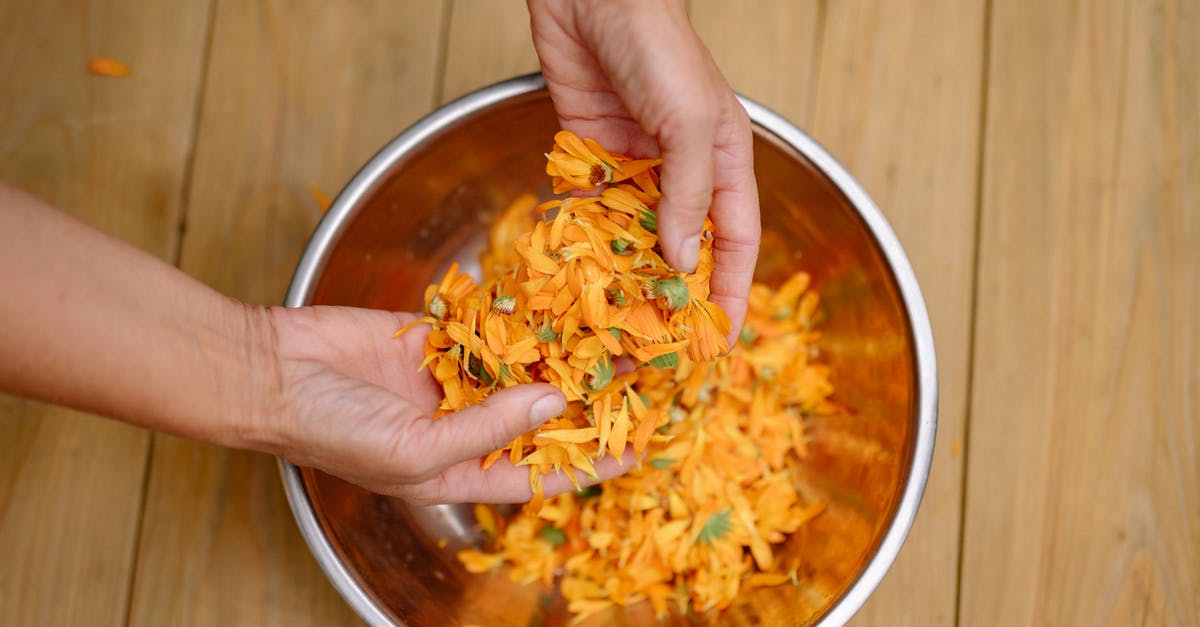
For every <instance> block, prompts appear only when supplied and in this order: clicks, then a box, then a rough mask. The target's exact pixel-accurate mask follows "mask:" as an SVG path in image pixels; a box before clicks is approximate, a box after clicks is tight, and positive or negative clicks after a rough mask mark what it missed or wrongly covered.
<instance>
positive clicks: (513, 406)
mask: <svg viewBox="0 0 1200 627" xmlns="http://www.w3.org/2000/svg"><path fill="white" fill-rule="evenodd" d="M566 409H567V401H566V399H564V398H563V395H562V393H561V392H559V391H558V390H557V389H556V388H555V387H554V386H552V385H547V384H544V383H530V384H526V385H519V386H516V387H511V388H508V389H505V390H501V391H499V392H496V393H495V394H492V395H491V396H489V397H487V399H486V400H484V401H483V402H482V403H480V404H478V405H474V406H472V407H468V408H466V409H461V410H459V411H456V412H454V413H453V414H450V415H447V416H444V417H442V418H441V419H440V420H437V421H436V422H433V423H432V424H430V425H429V430H430V433H429V434H428V435H429V436H432V437H431V440H432V441H430V442H429V443H428V446H430V447H431V450H430V452H431V453H433V455H432V456H433V457H436V458H438V459H439V460H440V461H441V462H442V463H443V464H445V465H450V464H454V463H458V462H462V461H466V460H469V459H478V458H480V457H482V456H484V455H487V454H488V453H491V452H492V451H495V450H497V449H500V448H502V447H503V446H504V445H505V444H508V443H509V442H511V441H512V440H513V439H514V438H516V437H517V436H518V435H521V434H522V433H526V432H528V431H530V430H532V429H536V428H537V427H538V426H539V425H541V424H542V423H543V422H546V421H547V420H549V419H551V418H553V417H555V416H558V415H560V414H562V413H563V412H564V411H566Z"/></svg>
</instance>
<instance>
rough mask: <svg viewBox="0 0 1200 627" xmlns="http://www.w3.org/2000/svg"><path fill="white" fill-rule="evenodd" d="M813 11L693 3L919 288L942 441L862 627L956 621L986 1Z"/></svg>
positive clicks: (729, 70)
mask: <svg viewBox="0 0 1200 627" xmlns="http://www.w3.org/2000/svg"><path fill="white" fill-rule="evenodd" d="M818 13H819V12H818V10H817V7H816V4H815V3H810V4H809V5H807V6H806V5H805V3H792V2H778V3H774V4H764V3H755V4H753V5H747V6H743V5H737V6H733V5H729V4H728V3H721V2H716V1H715V0H693V3H692V19H693V21H694V23H695V24H696V26H697V29H698V30H699V31H700V32H701V34H702V36H703V37H704V39H705V41H706V43H707V44H708V45H709V46H710V48H711V49H712V51H713V55H714V58H715V59H716V60H717V62H718V65H720V66H721V68H722V70H723V71H724V72H725V73H726V74H727V76H728V78H729V79H730V82H731V83H732V84H733V85H734V86H735V88H737V89H738V90H739V91H742V92H743V93H745V94H747V95H748V96H750V97H752V98H755V99H756V100H759V101H760V102H762V103H763V104H765V105H767V106H769V107H771V108H774V109H775V110H777V111H779V112H781V113H783V114H784V115H785V116H787V117H789V118H790V119H791V120H792V121H794V122H796V123H797V124H799V125H800V126H801V127H803V128H805V129H807V130H809V132H810V133H812V134H813V135H814V136H815V137H816V138H817V139H818V140H819V141H821V142H822V143H824V144H825V145H826V146H827V147H829V149H830V150H831V151H832V152H833V154H834V155H836V156H837V157H838V159H840V160H841V161H842V162H843V163H845V164H846V165H847V167H849V169H850V170H851V171H852V172H853V173H854V175H855V176H856V177H857V178H858V179H859V180H860V181H861V182H862V183H863V185H864V186H865V187H866V188H867V190H868V191H869V192H870V193H871V194H872V196H873V197H874V199H875V200H876V202H877V203H878V204H879V205H880V207H881V208H882V209H883V211H884V213H886V214H887V216H888V219H889V220H890V221H891V223H892V225H893V227H895V229H896V231H897V232H898V234H899V236H900V239H901V241H902V242H903V243H904V244H905V248H906V250H907V252H908V254H909V257H910V259H911V260H912V262H913V265H914V267H915V268H916V272H917V276H918V278H919V279H921V280H922V288H923V289H924V291H925V298H926V302H927V304H928V306H929V309H930V316H931V318H932V320H933V326H934V335H935V341H936V344H937V347H938V362H939V371H940V373H941V374H940V378H941V390H940V392H941V412H940V417H939V420H940V424H939V430H938V431H939V432H938V441H939V444H940V446H939V447H938V448H937V450H936V452H935V461H934V470H933V473H932V475H931V477H930V482H929V486H928V489H927V492H926V495H925V500H924V502H923V504H922V506H921V513H920V516H919V517H918V519H917V523H916V525H915V526H914V528H913V531H912V533H911V534H910V535H909V538H908V540H907V542H906V543H905V547H904V549H903V551H902V552H901V554H900V557H899V559H898V560H897V562H896V564H895V566H893V568H892V571H891V573H890V574H889V575H888V577H887V578H886V579H885V580H884V582H883V583H882V585H881V586H880V587H879V589H878V590H877V591H876V592H875V594H874V595H873V596H872V598H871V600H870V601H868V603H867V605H866V606H865V607H864V608H863V610H862V611H860V613H859V614H858V616H857V617H856V619H855V622H856V623H857V624H886V625H897V624H901V625H903V624H912V625H939V624H942V625H944V624H950V623H952V622H953V621H954V609H955V583H956V580H955V568H956V564H957V560H958V550H957V544H958V543H957V538H958V530H959V506H960V497H961V488H962V484H961V478H962V474H961V473H962V465H961V458H960V455H958V454H957V453H955V452H954V451H955V448H954V447H953V446H951V445H950V443H952V442H954V441H956V440H960V439H961V437H962V433H963V426H964V422H965V409H966V386H967V380H966V375H965V373H966V364H967V359H968V346H969V330H970V320H971V316H970V309H971V304H970V301H971V289H972V281H973V277H972V272H971V270H972V268H971V261H972V258H973V254H974V246H973V240H974V238H973V233H974V228H975V212H974V209H973V208H974V204H975V203H974V199H975V188H976V170H975V164H976V163H977V161H978V136H979V107H980V105H981V94H980V85H981V82H980V73H981V72H982V55H983V48H982V46H981V45H980V39H981V38H980V35H981V34H982V30H983V3H982V2H979V1H974V2H965V3H964V2H951V1H941V2H935V3H929V2H921V3H917V2H890V3H877V2H836V3H829V4H827V5H825V15H824V20H823V21H820V20H819V19H818V18H819V17H820V16H819V14H818ZM931 224H937V225H938V227H937V228H936V229H930V228H929V226H930V225H931ZM934 279H936V280H934Z"/></svg>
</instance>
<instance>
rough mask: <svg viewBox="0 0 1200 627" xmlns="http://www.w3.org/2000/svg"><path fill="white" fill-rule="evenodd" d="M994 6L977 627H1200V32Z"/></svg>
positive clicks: (1088, 5)
mask: <svg viewBox="0 0 1200 627" xmlns="http://www.w3.org/2000/svg"><path fill="white" fill-rule="evenodd" d="M992 7H993V10H994V15H993V16H992V23H991V40H992V47H993V52H992V55H991V64H990V68H989V76H990V84H989V87H988V94H989V98H988V100H989V103H988V121H987V135H986V139H985V144H986V159H985V165H986V169H985V171H984V176H983V179H984V180H983V182H984V185H983V213H982V223H981V227H982V228H981V245H980V273H979V277H980V279H979V301H978V314H977V320H976V348H975V360H974V361H975V363H974V371H975V376H974V384H973V401H972V410H971V411H972V418H971V441H970V446H969V448H968V450H969V454H970V459H969V463H968V470H967V475H968V484H967V486H968V490H967V501H966V519H965V538H964V546H963V551H964V563H963V571H962V607H961V618H962V624H964V625H976V624H997V625H1031V624H1046V625H1104V624H1110V625H1196V624H1200V368H1198V367H1197V366H1198V365H1200V336H1198V335H1197V328H1198V326H1197V321H1200V252H1198V251H1200V153H1198V152H1197V146H1200V14H1198V13H1197V11H1196V5H1195V3H1193V2H1169V1H1149V2H1116V1H1112V2H1090V1H1088V2H1082V1H1081V2H1071V3H1046V2H1035V1H1032V0H1030V1H1017V2H996V3H993V4H992Z"/></svg>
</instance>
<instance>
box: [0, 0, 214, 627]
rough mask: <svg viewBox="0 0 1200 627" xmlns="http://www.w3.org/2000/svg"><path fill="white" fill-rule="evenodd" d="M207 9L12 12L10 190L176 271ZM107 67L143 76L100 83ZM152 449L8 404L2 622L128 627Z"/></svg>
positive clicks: (1, 139)
mask: <svg viewBox="0 0 1200 627" xmlns="http://www.w3.org/2000/svg"><path fill="white" fill-rule="evenodd" d="M208 5H209V2H208V1H207V0H197V1H189V2H177V3H172V6H171V7H169V8H168V7H167V6H165V5H160V4H158V3H152V4H145V3H142V2H136V1H122V0H111V1H108V2H101V3H95V4H94V5H89V6H84V5H80V4H78V3H69V2H33V1H19V2H6V3H4V4H0V24H4V25H5V35H4V37H3V38H0V83H2V84H4V85H5V93H6V96H5V97H4V98H0V177H2V178H4V179H5V180H8V181H10V182H13V183H15V184H17V185H19V186H21V187H24V188H26V189H28V190H30V191H33V192H35V193H37V194H39V195H41V196H42V197H43V198H45V199H47V200H49V201H50V202H52V203H53V204H55V205H57V206H58V207H60V208H62V209H64V210H65V211H68V212H70V213H72V214H74V215H76V216H78V217H80V218H81V219H83V220H85V221H86V222H88V223H90V224H92V225H95V226H97V227H99V228H101V229H103V230H105V231H108V232H109V233H112V234H115V235H117V236H119V237H121V238H124V239H126V240H128V241H130V242H132V243H134V244H135V245H138V246H140V247H142V248H144V249H146V250H148V251H150V252H152V253H154V254H156V255H158V256H160V257H163V258H165V259H168V260H170V259H173V258H174V256H175V252H176V246H177V239H178V238H177V233H178V219H179V215H180V205H181V202H180V199H181V188H182V182H183V178H184V171H185V165H186V160H187V157H188V155H189V153H190V150H191V142H192V123H193V120H194V119H195V101H196V93H197V91H198V89H199V87H200V78H201V77H200V67H201V61H202V58H203V52H204V39H205V35H206V32H207V28H208ZM94 55H106V56H111V57H115V58H118V59H120V60H122V61H124V62H126V63H128V64H130V65H132V66H133V69H134V73H133V76H131V77H129V78H124V79H109V78H101V77H96V76H91V75H89V74H88V73H87V71H86V65H87V62H88V59H89V58H90V57H92V56H94ZM148 442H149V436H148V435H147V434H146V433H145V432H144V431H141V430H138V429H135V428H132V427H128V426H125V425H120V424H117V423H113V422H110V421H107V420H104V419H100V418H97V417H95V416H90V415H86V414H83V413H80V412H74V411H70V410H67V409H63V408H59V407H52V406H49V405H45V404H41V403H34V402H30V401H22V400H17V399H10V398H0V556H3V559H0V624H4V625H35V624H38V625H85V624H86V625H119V624H122V623H124V621H125V615H126V608H127V602H128V598H129V595H128V591H129V584H130V581H131V579H132V569H133V553H134V546H135V543H136V536H137V527H138V520H139V517H140V514H141V504H142V486H143V478H144V475H145V462H146V455H147V444H148Z"/></svg>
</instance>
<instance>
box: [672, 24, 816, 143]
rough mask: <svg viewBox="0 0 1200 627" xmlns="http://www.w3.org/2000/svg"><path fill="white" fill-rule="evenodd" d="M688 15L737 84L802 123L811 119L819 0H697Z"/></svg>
mask: <svg viewBox="0 0 1200 627" xmlns="http://www.w3.org/2000/svg"><path fill="white" fill-rule="evenodd" d="M688 15H689V16H690V17H691V18H692V25H693V26H694V27H695V28H696V32H697V33H699V34H700V38H701V39H703V40H704V44H705V45H706V46H708V49H709V51H710V52H711V53H712V56H713V60H715V61H716V62H717V66H718V67H720V68H721V72H722V73H723V74H725V78H726V79H728V80H729V83H730V85H732V86H733V88H734V90H736V91H737V92H738V93H740V94H743V95H745V96H747V97H749V98H751V99H753V100H756V101H758V102H759V103H761V104H764V105H766V106H768V107H770V108H772V109H774V110H775V111H776V112H777V113H779V114H780V115H783V116H784V117H786V118H788V119H789V120H791V121H792V122H794V123H795V124H797V125H799V126H801V127H803V128H808V127H809V126H810V125H811V124H812V105H813V96H814V94H815V93H816V69H817V57H818V54H817V53H818V48H819V44H820V42H819V41H818V38H819V32H820V27H821V22H820V12H819V10H818V3H817V0H801V1H797V0H769V1H763V2H753V3H736V4H735V3H730V2H723V1H722V0H692V2H691V3H690V4H689V9H688Z"/></svg>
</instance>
